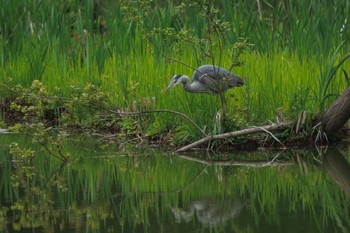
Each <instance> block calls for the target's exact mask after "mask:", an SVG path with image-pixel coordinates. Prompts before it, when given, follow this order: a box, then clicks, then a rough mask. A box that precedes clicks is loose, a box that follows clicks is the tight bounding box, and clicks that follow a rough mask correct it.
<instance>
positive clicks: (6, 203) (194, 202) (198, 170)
mask: <svg viewBox="0 0 350 233" xmlns="http://www.w3.org/2000/svg"><path fill="white" fill-rule="evenodd" d="M14 137H15V136H13V135H6V136H1V139H2V140H1V142H2V144H1V145H0V149H1V151H2V156H0V167H1V171H0V174H1V180H0V194H1V199H0V204H1V207H0V226H1V231H5V232H6V231H24V230H25V229H27V228H31V229H33V230H34V231H35V232H37V231H38V232H41V231H43V232H52V231H55V232H61V231H64V232H69V231H78V232H80V231H96V232H105V231H110V232H116V231H122V230H123V231H124V232H136V231H143V232H180V231H181V232H183V231H184V230H185V231H186V230H187V231H192V230H193V229H202V231H203V232H205V231H207V230H206V229H208V231H209V229H215V230H216V231H233V230H237V229H239V231H240V232H264V230H262V229H269V230H266V231H269V232H278V231H280V230H281V229H282V230H283V229H287V228H288V229H294V230H295V231H298V230H300V228H305V229H306V228H313V230H309V229H308V232H313V231H314V232H327V231H329V229H333V230H334V229H336V230H337V231H338V232H346V231H347V230H348V229H349V222H348V221H347V219H349V191H348V186H349V185H348V184H349V179H348V177H349V175H348V173H349V171H350V170H349V164H348V163H347V161H346V159H345V158H344V156H343V155H342V154H341V152H339V151H338V150H331V151H329V152H328V153H327V154H326V155H325V156H323V157H321V158H319V160H315V159H314V156H313V155H312V154H311V153H312V152H310V151H307V152H305V151H291V152H283V153H280V155H279V156H278V157H276V153H274V152H250V153H248V152H246V153H241V154H239V155H235V154H221V155H218V156H214V155H211V156H210V162H209V163H203V162H201V161H200V160H198V159H202V160H203V159H204V158H207V159H208V158H209V157H208V155H203V154H200V153H198V154H194V155H191V156H193V157H194V158H197V160H198V161H196V160H188V159H184V157H180V156H168V155H166V154H165V153H163V152H161V151H158V150H154V149H142V150H140V151H137V150H135V151H123V152H116V148H110V147H109V148H105V147H103V146H102V144H99V143H96V142H95V143H94V144H91V143H92V142H93V140H91V139H88V138H87V139H84V140H80V141H79V143H77V141H75V140H72V141H68V143H67V145H65V150H67V151H69V153H70V154H71V159H70V162H69V163H68V164H67V165H66V166H63V167H61V165H60V163H59V162H58V161H57V160H55V159H54V158H52V157H50V156H49V155H47V154H45V152H42V151H41V150H40V148H36V147H34V146H33V145H31V144H30V141H26V140H27V139H26V138H24V137H23V138H22V137H18V136H16V139H17V141H18V142H19V143H20V144H21V145H27V146H28V147H31V149H33V150H34V151H35V153H36V155H35V158H34V159H33V160H32V161H31V162H30V163H28V164H27V166H32V169H31V170H30V171H31V172H32V173H33V174H32V176H27V175H28V174H26V173H25V172H23V170H22V169H23V168H22V165H23V164H22V162H20V161H17V160H15V159H14V158H15V157H16V155H13V154H9V149H8V146H7V145H8V144H7V143H6V142H10V141H13V140H14ZM88 145H89V146H88ZM83 148H84V149H83ZM86 148H90V149H91V150H89V149H86ZM342 153H343V152H342ZM273 158H274V159H275V161H274V163H269V161H271V159H273ZM219 160H220V163H219V164H218V163H217V162H218V161H219ZM232 160H235V162H232ZM222 161H225V163H226V164H224V163H223V162H222ZM237 161H240V162H239V163H240V164H243V163H250V164H262V163H263V164H269V165H273V166H260V167H252V166H236V165H237ZM320 162H321V163H322V164H320ZM230 163H231V165H230ZM15 177H17V178H18V177H19V178H21V179H23V180H20V182H19V185H18V186H16V185H14V183H13V181H14V178H15ZM303 219H304V220H303ZM305 219H306V220H307V221H306V220H305ZM310 220H311V221H310ZM286 221H287V222H289V223H293V221H296V222H299V224H292V226H290V225H289V224H284V223H285V222H286ZM273 226H275V227H274V228H275V229H274V230H271V228H273ZM298 227H299V228H298Z"/></svg>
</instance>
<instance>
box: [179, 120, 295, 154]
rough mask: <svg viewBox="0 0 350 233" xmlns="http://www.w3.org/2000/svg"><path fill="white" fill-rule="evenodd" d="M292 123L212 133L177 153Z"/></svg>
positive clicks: (277, 128)
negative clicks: (207, 143) (213, 141)
mask: <svg viewBox="0 0 350 233" xmlns="http://www.w3.org/2000/svg"><path fill="white" fill-rule="evenodd" d="M291 125H292V124H291V123H281V124H273V125H264V126H259V127H257V126H253V127H251V128H248V129H242V130H238V131H233V132H229V133H223V134H217V135H210V136H206V137H204V138H202V139H200V140H198V141H195V142H193V143H191V144H189V145H186V146H184V147H182V148H180V149H178V150H176V151H175V152H176V153H179V152H184V151H187V150H189V149H192V148H194V147H197V146H199V145H201V144H204V143H206V142H210V141H212V140H217V139H225V138H231V137H238V136H242V135H247V134H253V133H270V132H271V131H276V130H283V129H287V128H290V127H291ZM272 136H273V135H272ZM273 137H274V136H273ZM274 138H275V137H274Z"/></svg>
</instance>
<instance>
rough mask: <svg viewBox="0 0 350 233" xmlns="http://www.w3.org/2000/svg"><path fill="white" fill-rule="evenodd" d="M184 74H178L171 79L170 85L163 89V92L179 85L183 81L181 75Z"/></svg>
mask: <svg viewBox="0 0 350 233" xmlns="http://www.w3.org/2000/svg"><path fill="white" fill-rule="evenodd" d="M182 76H183V75H182V74H176V75H174V76H173V77H172V78H171V80H170V84H169V86H168V87H167V88H166V89H165V90H164V91H163V93H167V92H168V91H169V90H170V89H171V88H173V87H175V86H176V85H178V84H179V83H181V80H180V79H181V77H182Z"/></svg>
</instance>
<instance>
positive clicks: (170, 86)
mask: <svg viewBox="0 0 350 233" xmlns="http://www.w3.org/2000/svg"><path fill="white" fill-rule="evenodd" d="M174 86H175V83H174V82H171V83H170V84H169V86H168V87H167V88H165V90H164V91H163V94H165V93H167V92H168V91H169V90H170V89H171V88H172V87H174Z"/></svg>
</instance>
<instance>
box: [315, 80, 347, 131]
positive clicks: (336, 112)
mask: <svg viewBox="0 0 350 233" xmlns="http://www.w3.org/2000/svg"><path fill="white" fill-rule="evenodd" d="M349 118H350V86H349V87H348V88H347V89H346V90H345V91H344V92H343V93H342V94H341V96H339V97H338V98H337V99H336V100H335V101H334V103H333V104H332V105H331V106H330V107H329V108H328V109H326V111H325V112H324V114H323V115H321V116H318V117H317V119H316V122H315V123H316V124H317V123H318V122H321V123H322V129H323V132H325V133H326V134H327V136H331V135H333V134H334V133H336V132H338V131H339V130H340V129H341V128H342V127H343V126H344V124H345V123H346V122H347V121H348V119H349ZM316 124H315V125H316Z"/></svg>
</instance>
